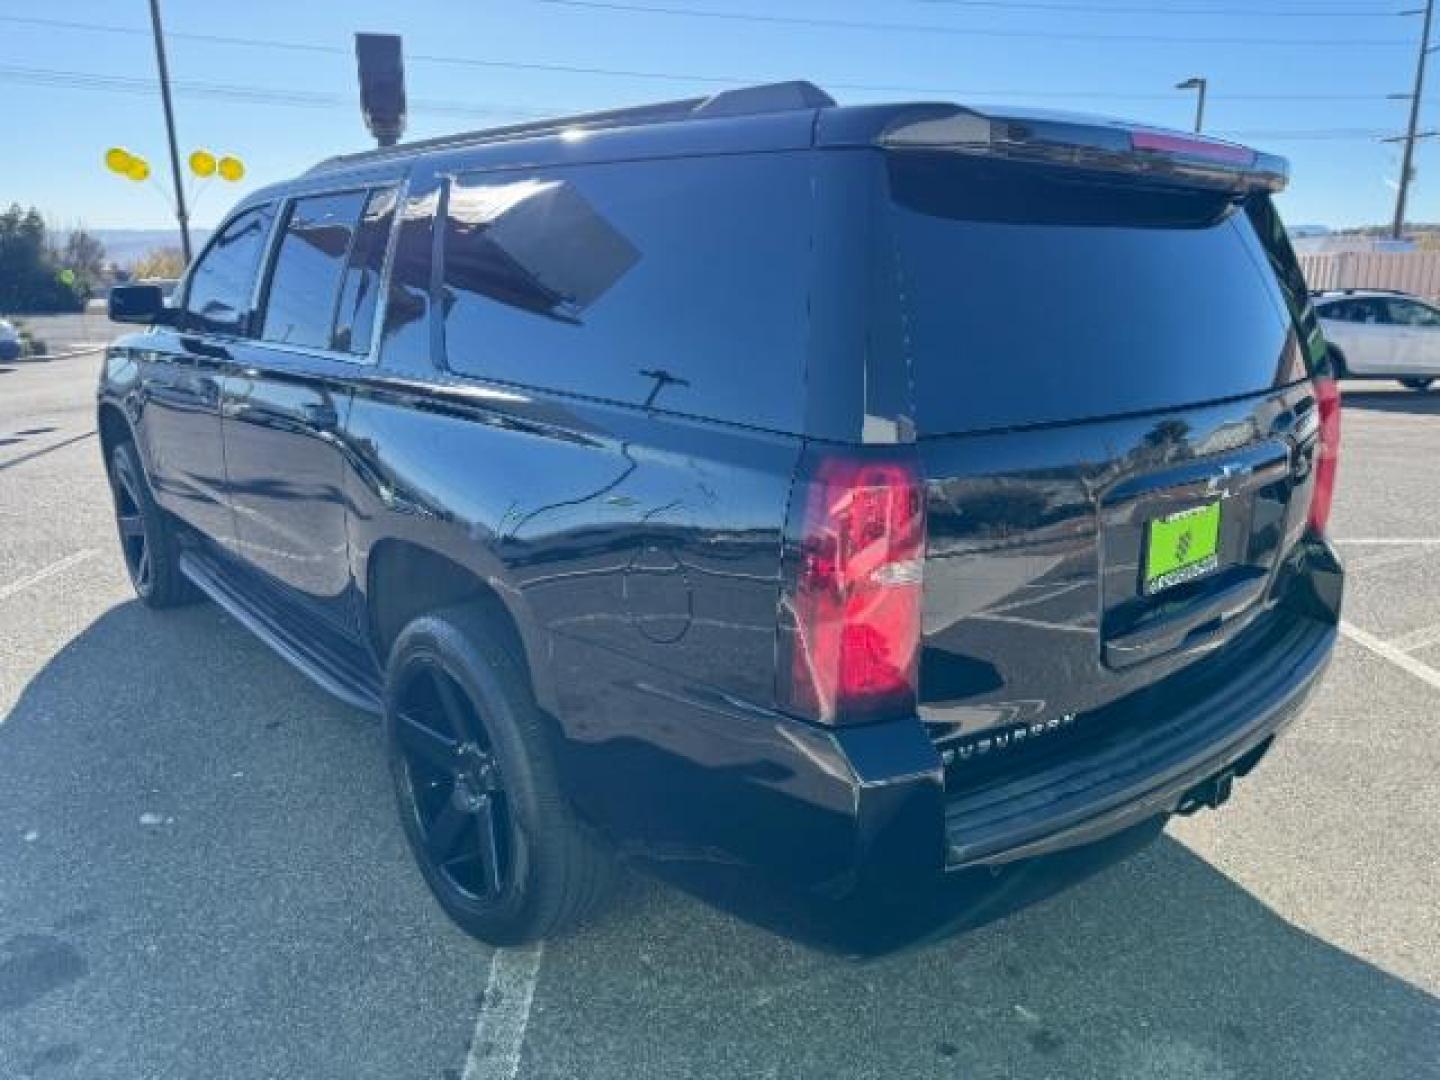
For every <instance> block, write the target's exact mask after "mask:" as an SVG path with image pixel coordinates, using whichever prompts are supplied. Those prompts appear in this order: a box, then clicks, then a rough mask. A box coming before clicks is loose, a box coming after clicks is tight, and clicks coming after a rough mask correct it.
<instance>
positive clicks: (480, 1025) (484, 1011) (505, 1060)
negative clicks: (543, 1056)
mask: <svg viewBox="0 0 1440 1080" xmlns="http://www.w3.org/2000/svg"><path fill="white" fill-rule="evenodd" d="M544 955H545V946H544V945H543V944H535V945H527V946H525V947H524V948H523V949H497V950H495V955H494V956H493V957H492V958H491V960H490V981H489V982H488V983H487V984H486V986H485V1001H484V1004H483V1005H481V1007H480V1015H479V1016H478V1017H476V1019H475V1034H474V1035H473V1036H471V1039H470V1052H469V1053H468V1054H466V1055H465V1072H464V1073H463V1074H462V1075H461V1078H460V1080H514V1078H515V1076H516V1074H517V1073H518V1072H519V1069H520V1051H521V1050H523V1049H524V1048H525V1028H526V1026H528V1025H529V1023H530V1005H531V1003H532V1002H533V1001H534V1000H535V983H536V981H537V980H538V979H539V977H540V959H541V957H542V956H544Z"/></svg>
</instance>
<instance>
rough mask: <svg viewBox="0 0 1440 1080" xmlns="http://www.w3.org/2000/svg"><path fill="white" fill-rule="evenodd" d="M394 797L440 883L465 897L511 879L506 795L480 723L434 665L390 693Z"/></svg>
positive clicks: (421, 666) (495, 891)
mask: <svg viewBox="0 0 1440 1080" xmlns="http://www.w3.org/2000/svg"><path fill="white" fill-rule="evenodd" d="M397 700H398V707H399V711H398V713H397V714H396V717H395V736H396V743H397V749H398V752H399V776H398V777H397V780H398V781H399V783H400V791H401V795H402V801H403V802H404V803H408V806H406V810H407V811H408V813H409V814H410V815H411V817H412V822H413V824H414V827H415V829H416V830H417V832H418V835H419V837H420V839H421V842H422V844H423V845H424V849H425V854H426V855H427V856H428V857H429V860H430V864H431V867H432V868H433V870H434V872H435V874H436V875H437V876H438V877H439V878H440V879H441V881H442V882H443V884H444V885H445V886H446V887H448V888H449V889H452V890H454V891H455V893H457V894H458V895H459V896H460V897H463V898H465V899H467V900H470V901H476V900H485V899H495V898H498V897H499V896H501V895H502V894H503V893H504V892H505V890H506V888H507V887H508V885H509V884H510V882H511V881H512V880H513V872H512V871H513V866H512V864H513V860H514V856H515V851H516V845H515V842H514V837H513V832H512V829H511V814H510V801H509V797H508V795H507V794H506V791H505V783H504V777H503V775H502V773H501V771H500V765H499V762H498V760H497V759H496V756H495V752H494V750H493V748H492V746H491V742H490V737H489V735H488V734H487V732H486V730H485V725H484V722H483V721H482V720H481V718H480V716H479V715H478V711H477V709H476V708H475V706H474V704H473V703H472V702H471V701H470V700H469V698H468V697H467V695H466V694H465V691H464V690H463V688H462V687H461V686H460V684H459V683H458V682H457V681H456V680H455V679H454V678H453V677H452V676H451V675H450V674H449V673H448V672H446V671H445V669H444V668H443V667H441V666H440V665H439V664H438V663H434V662H430V663H417V664H415V665H413V666H412V667H411V669H410V670H409V671H408V672H407V673H406V681H405V683H404V685H403V686H401V687H400V689H399V693H398V699H397Z"/></svg>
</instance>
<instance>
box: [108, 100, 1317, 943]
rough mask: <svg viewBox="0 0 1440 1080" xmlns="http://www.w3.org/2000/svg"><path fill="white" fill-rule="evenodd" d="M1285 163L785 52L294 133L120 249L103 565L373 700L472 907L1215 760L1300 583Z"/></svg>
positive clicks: (946, 838)
mask: <svg viewBox="0 0 1440 1080" xmlns="http://www.w3.org/2000/svg"><path fill="white" fill-rule="evenodd" d="M1286 173H1287V166H1286V164H1285V162H1284V161H1283V160H1281V159H1278V158H1274V157H1271V156H1268V155H1265V154H1261V153H1256V152H1254V151H1252V150H1250V149H1248V148H1245V147H1242V146H1238V145H1234V144H1231V143H1225V142H1219V141H1215V140H1211V139H1206V138H1201V137H1198V136H1191V135H1182V134H1178V133H1173V132H1168V131H1161V130H1156V129H1153V128H1149V127H1143V126H1135V125H1127V124H1122V123H1117V122H1113V121H1107V120H1100V119H1088V118H1083V117H1080V118H1077V117H1073V116H1057V115H1050V114H1042V113H1030V112H1025V111H1019V110H1016V111H992V110H985V111H981V110H976V109H971V108H964V107H959V106H955V105H949V104H927V103H921V104H901V105H882V106H877V105H865V106H851V107H840V106H837V105H836V104H835V103H834V102H833V101H832V100H831V99H830V98H829V97H827V96H826V95H825V94H824V93H823V92H821V91H820V90H818V89H817V88H815V87H814V86H811V85H810V84H808V83H787V84H778V85H772V86H763V87H753V88H746V89H737V90H733V91H726V92H724V93H720V94H717V95H715V96H712V97H709V98H704V99H695V100H686V101H676V102H668V103H663V104H659V105H654V106H646V107H642V108H634V109H625V110H618V111H612V112H606V113H592V114H587V115H583V116H575V117H566V118H561V119H557V120H554V121H549V122H544V123H537V124H529V125H524V126H517V127H511V128H502V129H494V130H488V131H479V132H473V133H469V134H463V135H457V136H454V137H451V138H441V139H434V140H430V141H427V142H418V143H412V144H409V145H401V146H397V147H393V148H388V149H380V150H375V151H371V152H366V153H357V154H353V155H349V156H344V157H339V158H334V159H331V160H329V161H325V162H323V163H321V164H319V165H317V166H315V167H314V168H312V169H311V170H310V171H309V172H307V173H306V174H305V175H303V176H301V177H300V178H298V179H296V180H294V181H291V182H288V183H284V184H279V185H276V186H274V187H270V188H267V189H265V190H262V191H259V192H256V193H255V194H253V195H251V196H250V197H248V198H247V199H245V200H244V201H243V202H242V203H241V204H240V205H239V206H238V207H237V208H236V209H235V210H234V212H233V213H232V214H231V215H230V216H229V217H228V219H226V220H225V222H224V223H223V224H222V225H221V226H220V228H218V229H217V230H216V232H215V234H214V236H213V238H212V239H211V240H210V242H209V245H208V246H207V247H206V248H205V250H204V251H202V252H201V253H200V255H199V257H198V258H197V259H196V260H195V262H194V264H193V265H192V266H191V267H190V269H189V272H188V273H187V275H186V277H185V280H184V281H183V283H182V285H181V286H180V288H179V290H178V292H177V294H176V299H175V302H174V305H173V306H170V305H167V304H165V303H164V302H163V301H162V299H161V297H160V295H159V292H158V290H156V289H154V288H153V287H145V286H136V287H128V288H118V289H116V290H115V291H114V293H113V294H112V296H111V315H112V318H116V319H119V320H123V321H129V322H134V323H143V324H148V325H147V328H146V329H144V330H142V331H139V332H136V333H134V334H132V335H130V336H126V337H123V338H121V339H120V340H118V341H117V342H116V343H115V344H114V345H113V346H111V347H110V349H109V350H108V352H107V353H106V356H105V362H104V368H103V374H102V378H101V382H100V388H99V430H100V433H101V436H102V442H103V450H104V456H105V464H106V467H107V469H108V472H109V476H110V479H111V481H112V488H113V491H114V497H115V507H116V514H117V518H118V525H119V534H120V540H121V544H122V547H123V550H124V556H125V559H126V563H127V565H128V568H129V572H130V576H131V578H132V579H133V581H134V585H135V589H136V591H137V592H138V594H139V595H140V598H141V599H142V600H143V601H144V602H145V603H147V604H148V605H150V606H151V607H154V608H163V607H168V606H171V605H174V604H178V603H181V602H183V601H185V600H188V599H191V598H192V597H195V596H198V595H201V594H203V595H205V596H208V597H209V598H210V599H212V600H213V601H215V602H216V603H218V604H219V605H220V606H222V607H223V608H224V609H225V610H227V611H228V612H229V613H230V614H231V615H233V616H234V617H235V618H236V619H238V620H239V621H241V622H242V623H244V624H245V625H246V626H247V627H249V628H250V629H251V630H253V631H254V632H255V633H256V634H257V635H259V636H260V637H261V638H262V639H264V640H265V641H266V642H267V643H268V644H269V645H271V646H272V647H273V648H274V649H275V650H276V651H277V652H279V653H280V654H281V655H282V656H284V657H285V658H286V659H288V660H289V661H291V662H292V663H293V664H295V665H296V666H297V667H299V668H300V669H301V670H302V671H304V672H305V673H306V674H308V675H309V676H311V677H312V678H313V679H314V680H315V681H316V682H318V683H319V684H320V685H321V686H323V687H325V688H326V689H328V690H329V691H331V692H332V693H334V694H335V695H337V696H338V697H340V698H342V699H344V700H345V701H348V702H350V703H352V704H354V705H356V706H358V707H359V708H361V709H365V710H368V711H371V712H373V713H376V714H379V715H382V716H383V717H384V724H385V728H386V732H387V738H388V746H389V753H390V760H391V766H392V770H393V774H394V781H395V787H396V790H397V792H398V800H399V808H400V813H401V815H402V818H403V822H404V828H405V832H406V835H407V837H408V839H409V842H410V844H411V846H412V847H413V850H414V854H415V857H416V859H417V861H418V863H419V866H420V869H421V871H422V873H423V874H424V876H425V879H426V881H427V882H428V883H429V885H430V887H431V888H432V889H433V891H434V893H435V895H436V896H437V898H438V899H439V901H440V903H441V904H442V905H443V906H444V908H445V910H446V911H447V912H448V913H449V914H450V915H451V916H452V917H453V918H454V919H455V920H456V921H457V922H458V923H459V924H460V925H461V926H463V927H464V928H465V929H466V930H468V931H470V932H471V933H473V934H476V935H478V936H479V937H481V938H483V939H485V940H488V941H491V942H497V943H509V942H517V941H522V940H527V939H535V938H539V937H543V936H545V935H549V934H552V933H555V932H556V931H558V930H559V929H561V928H562V927H564V926H566V925H567V924H571V923H573V922H575V921H576V920H577V919H579V918H581V917H582V916H583V915H585V914H586V913H587V912H589V911H590V910H591V909H592V908H593V907H594V906H595V904H596V903H597V901H598V900H599V899H600V898H601V897H602V896H603V895H604V893H605V887H606V883H607V881H608V879H609V878H610V876H611V869H610V868H611V866H612V860H613V858H614V853H615V852H616V851H619V852H623V853H626V854H628V855H631V856H634V857H638V858H641V859H646V860H663V861H666V862H670V863H675V864H683V863H685V862H687V861H689V862H695V863H709V864H723V865H725V866H727V867H731V868H738V869H739V872H740V873H741V874H742V876H744V875H754V876H752V877H751V878H750V879H751V880H755V881H757V883H758V882H760V881H765V882H766V883H767V884H777V883H778V884H780V885H781V886H782V888H785V889H793V890H799V892H798V893H796V894H795V895H818V896H821V897H825V898H827V899H826V901H825V902H826V903H828V902H830V900H831V899H835V900H837V901H838V900H841V899H843V898H847V897H852V896H856V895H865V894H867V893H869V892H877V893H884V894H886V895H887V896H889V897H892V898H893V897H896V896H900V897H903V896H905V895H906V891H907V890H909V889H911V888H912V887H917V888H918V887H919V886H920V885H922V884H923V883H926V882H933V881H936V880H949V879H951V877H952V875H954V874H955V873H957V872H960V871H965V870H967V869H973V868H981V867H1000V866H1002V865H1004V864H1009V863H1014V862H1016V861H1017V860H1028V859H1030V858H1031V857H1033V856H1039V855H1044V854H1049V853H1058V852H1061V851H1063V850H1065V849H1078V848H1080V847H1081V846H1082V845H1088V844H1091V843H1092V842H1095V841H1099V840H1101V839H1102V838H1106V837H1110V836H1112V835H1117V834H1119V833H1120V832H1121V831H1122V830H1126V829H1129V828H1130V827H1131V826H1135V825H1137V824H1138V823H1141V822H1152V823H1154V822H1156V821H1162V820H1163V819H1164V818H1165V817H1166V816H1168V815H1170V814H1173V813H1177V812H1179V813H1186V812H1189V811H1192V810H1194V809H1197V808H1199V807H1201V806H1206V805H1210V806H1214V805H1218V804H1219V803H1221V802H1223V801H1224V800H1225V798H1226V797H1227V796H1228V795H1229V793H1230V790H1231V785H1232V782H1233V780H1234V779H1235V778H1236V777H1240V776H1243V775H1245V774H1246V773H1248V772H1249V771H1250V770H1251V769H1252V768H1253V766H1254V765H1255V764H1256V762H1257V761H1259V760H1260V758H1261V757H1263V756H1264V754H1265V753H1266V751H1267V750H1268V748H1269V747H1270V745H1271V743H1272V742H1273V740H1274V738H1275V736H1276V734H1277V733H1278V732H1279V731H1280V730H1281V729H1282V728H1283V727H1284V726H1285V725H1286V724H1287V723H1288V722H1289V721H1291V720H1292V719H1293V718H1294V717H1295V715H1296V713H1297V711H1298V710H1299V709H1300V708H1301V706H1302V703H1303V702H1304V701H1305V699H1306V697H1307V695H1308V694H1309V693H1310V692H1311V690H1312V689H1313V688H1314V687H1315V685H1316V683H1317V681H1318V679H1319V677H1320V674H1321V672H1322V670H1323V669H1324V667H1325V665H1326V661H1327V660H1328V658H1329V655H1330V652H1331V649H1332V646H1333V644H1334V642H1335V637H1336V628H1337V625H1338V618H1339V606H1340V598H1341V579H1342V573H1341V567H1340V565H1339V563H1338V561H1337V559H1336V556H1335V554H1334V552H1333V550H1332V548H1331V547H1330V546H1329V545H1328V544H1327V541H1326V539H1325V527H1326V519H1327V517H1328V515H1329V508H1330V502H1331V495H1332V491H1333V487H1334V482H1335V470H1336V463H1337V452H1338V438H1339V398H1338V395H1337V392H1336V388H1335V382H1334V380H1333V378H1332V377H1331V374H1332V373H1331V372H1330V371H1329V370H1328V368H1327V363H1328V361H1327V354H1326V348H1325V344H1324V342H1323V340H1322V338H1321V336H1320V334H1319V332H1318V330H1317V329H1316V321H1315V317H1314V314H1313V312H1312V310H1311V308H1310V303H1309V299H1308V294H1307V291H1306V288H1305V283H1304V281H1303V280H1302V278H1301V274H1300V271H1299V269H1298V267H1297V264H1296V261H1295V258H1294V256H1293V254H1292V252H1291V250H1290V247H1289V244H1288V243H1287V240H1286V236H1285V232H1284V229H1283V228H1282V226H1281V223H1280V221H1279V219H1278V217H1277V216H1276V212H1275V209H1274V207H1273V206H1272V204H1271V195H1272V193H1274V192H1276V191H1278V190H1279V189H1280V188H1281V187H1283V185H1284V183H1285V180H1286Z"/></svg>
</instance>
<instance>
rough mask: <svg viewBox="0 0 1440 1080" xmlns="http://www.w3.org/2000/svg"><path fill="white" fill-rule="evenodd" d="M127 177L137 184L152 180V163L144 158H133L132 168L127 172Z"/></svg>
mask: <svg viewBox="0 0 1440 1080" xmlns="http://www.w3.org/2000/svg"><path fill="white" fill-rule="evenodd" d="M125 175H126V176H128V177H129V178H130V179H131V180H134V181H135V182H136V183H137V184H138V183H141V182H142V181H144V180H148V179H150V163H149V162H148V161H146V160H145V159H144V158H138V157H137V158H132V159H131V161H130V167H129V168H128V169H126V170H125Z"/></svg>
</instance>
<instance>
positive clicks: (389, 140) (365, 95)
mask: <svg viewBox="0 0 1440 1080" xmlns="http://www.w3.org/2000/svg"><path fill="white" fill-rule="evenodd" d="M355 65H356V67H357V69H358V72H359V75H360V112H361V115H363V116H364V117H365V126H366V127H367V128H369V129H370V134H371V135H373V136H375V142H376V143H377V144H378V145H380V146H394V145H395V143H396V142H397V141H398V140H399V138H400V136H401V135H403V134H405V64H404V61H403V60H402V58H401V55H400V35H399V34H356V35H355Z"/></svg>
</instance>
